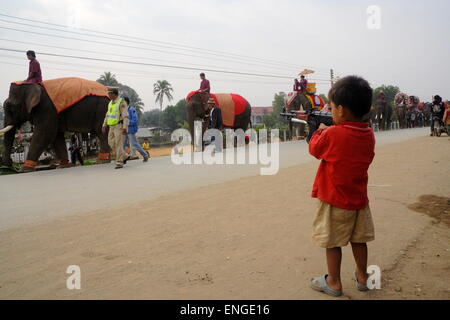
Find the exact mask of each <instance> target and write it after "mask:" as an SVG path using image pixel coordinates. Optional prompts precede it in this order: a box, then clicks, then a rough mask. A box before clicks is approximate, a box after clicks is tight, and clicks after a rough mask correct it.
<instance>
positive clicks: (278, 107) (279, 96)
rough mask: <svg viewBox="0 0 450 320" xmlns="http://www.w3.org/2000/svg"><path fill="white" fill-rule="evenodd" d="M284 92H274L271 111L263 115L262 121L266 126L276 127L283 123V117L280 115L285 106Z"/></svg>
mask: <svg viewBox="0 0 450 320" xmlns="http://www.w3.org/2000/svg"><path fill="white" fill-rule="evenodd" d="M285 100H286V93H284V92H279V93H276V94H275V96H274V99H273V102H272V107H273V112H272V114H270V115H266V116H264V119H263V122H264V124H265V125H266V127H268V128H278V127H280V126H282V125H283V124H284V122H285V121H284V118H283V117H282V116H280V113H282V112H283V109H284V107H285Z"/></svg>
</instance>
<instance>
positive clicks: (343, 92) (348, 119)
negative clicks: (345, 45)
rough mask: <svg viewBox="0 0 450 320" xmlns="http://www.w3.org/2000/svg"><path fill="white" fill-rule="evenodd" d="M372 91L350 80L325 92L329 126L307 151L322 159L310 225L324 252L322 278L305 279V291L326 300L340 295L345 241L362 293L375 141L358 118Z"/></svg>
mask: <svg viewBox="0 0 450 320" xmlns="http://www.w3.org/2000/svg"><path fill="white" fill-rule="evenodd" d="M372 96H373V90H372V88H371V87H370V85H369V83H368V82H367V81H366V80H364V79H362V78H360V77H356V76H349V77H345V78H343V79H341V80H339V81H338V82H337V83H336V84H335V85H334V86H333V88H331V90H330V93H329V100H330V104H331V108H332V114H333V121H334V124H335V125H334V126H331V127H327V126H325V125H324V124H322V125H321V126H320V128H319V130H317V131H316V133H315V134H314V135H313V137H312V139H311V142H310V146H309V150H310V153H311V154H312V155H313V156H314V157H316V158H317V159H319V160H322V162H321V164H320V168H319V170H318V172H317V177H316V181H315V183H314V187H313V193H312V196H313V198H318V199H319V200H320V207H319V211H318V213H317V217H316V220H315V222H314V232H313V233H314V234H313V239H314V242H315V243H316V244H317V245H318V246H320V247H322V248H325V249H326V256H327V264H328V274H327V275H324V276H322V277H319V278H315V279H312V280H311V287H312V288H313V289H315V290H318V291H321V292H325V293H327V294H329V295H331V296H335V297H339V296H341V295H342V282H341V260H342V249H341V248H342V247H345V246H347V245H348V243H349V242H350V243H351V244H352V249H353V255H354V258H355V262H356V274H355V277H356V283H357V288H358V290H360V291H367V290H369V289H368V288H367V285H366V284H367V279H368V274H367V256H368V249H367V242H370V241H373V240H375V233H374V226H373V220H372V216H371V213H370V208H369V199H368V196H367V185H368V180H369V176H368V169H369V166H370V164H371V163H372V161H373V159H374V157H375V136H374V133H373V131H372V129H371V128H370V127H369V125H368V123H366V122H364V117H365V115H367V114H368V113H369V112H370V108H371V105H372Z"/></svg>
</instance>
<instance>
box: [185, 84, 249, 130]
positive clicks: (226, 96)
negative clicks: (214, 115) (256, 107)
mask: <svg viewBox="0 0 450 320" xmlns="http://www.w3.org/2000/svg"><path fill="white" fill-rule="evenodd" d="M197 92H198V91H193V92H191V93H189V95H188V96H187V98H186V101H189V99H190V98H191V97H192V96H193V95H194V94H196V93H197ZM211 98H213V99H214V101H215V102H216V106H218V107H219V108H220V110H221V111H222V118H223V125H224V126H225V127H229V128H234V120H235V118H236V116H238V115H240V114H243V113H244V112H245V109H246V108H247V106H248V101H247V100H245V99H244V98H243V97H241V96H240V95H238V94H234V93H216V94H213V93H211Z"/></svg>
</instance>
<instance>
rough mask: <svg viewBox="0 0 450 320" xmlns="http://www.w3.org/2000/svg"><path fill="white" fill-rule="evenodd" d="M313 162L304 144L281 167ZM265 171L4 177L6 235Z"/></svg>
mask: <svg viewBox="0 0 450 320" xmlns="http://www.w3.org/2000/svg"><path fill="white" fill-rule="evenodd" d="M428 130H429V129H424V128H422V129H411V130H401V131H394V132H383V133H378V134H377V145H378V146H382V145H386V144H390V143H395V142H401V141H406V140H409V139H413V138H416V137H420V136H424V135H426V134H427V133H428V132H429V131H428ZM312 160H313V158H312V157H311V156H310V155H309V154H308V149H307V144H306V142H304V141H300V142H290V143H283V144H281V145H280V168H281V169H282V168H287V167H291V166H296V165H300V164H303V163H306V162H309V161H312ZM260 173H261V165H224V166H208V165H190V166H188V165H181V166H176V165H174V164H173V163H172V161H171V158H170V157H164V158H157V159H152V160H151V161H150V162H149V163H148V164H143V163H142V162H140V161H134V162H131V163H129V165H127V167H126V168H125V169H123V170H118V171H117V170H114V169H113V165H103V166H94V167H80V168H73V169H66V170H54V171H43V172H36V173H31V174H24V175H11V176H3V177H0V206H1V208H0V231H1V230H6V229H9V228H14V227H20V226H23V225H28V224H33V223H43V222H46V221H49V220H51V219H54V218H59V217H64V216H68V215H74V214H80V213H85V212H90V211H93V210H98V209H108V208H111V207H115V206H124V205H126V204H128V203H130V202H137V201H141V200H149V199H154V198H157V197H159V196H162V195H168V194H171V193H174V192H177V191H182V190H187V189H192V188H198V187H202V186H207V185H211V186H212V185H214V184H217V183H221V182H226V181H231V180H236V179H239V178H242V177H247V176H254V175H259V174H260ZM237 183H239V182H237ZM205 196H207V195H205ZM174 201H176V198H174Z"/></svg>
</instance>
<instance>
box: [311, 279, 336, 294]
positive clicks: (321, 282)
mask: <svg viewBox="0 0 450 320" xmlns="http://www.w3.org/2000/svg"><path fill="white" fill-rule="evenodd" d="M327 278H328V275H327V274H326V275H323V276H321V277H318V278H315V279H311V288H312V289H314V290H316V291H319V292H323V293H326V294H328V295H330V296H332V297H340V296H342V291H341V290H339V291H338V290H333V289H331V288H330V287H329V286H328V283H327Z"/></svg>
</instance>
